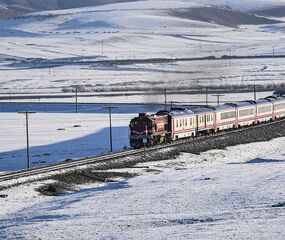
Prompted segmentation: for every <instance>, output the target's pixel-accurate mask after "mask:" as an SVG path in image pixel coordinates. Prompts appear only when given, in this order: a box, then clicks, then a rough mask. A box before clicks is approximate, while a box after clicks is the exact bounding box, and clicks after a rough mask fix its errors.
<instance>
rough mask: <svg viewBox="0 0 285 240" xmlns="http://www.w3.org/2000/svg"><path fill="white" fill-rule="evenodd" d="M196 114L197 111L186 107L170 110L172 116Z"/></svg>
mask: <svg viewBox="0 0 285 240" xmlns="http://www.w3.org/2000/svg"><path fill="white" fill-rule="evenodd" d="M194 114H195V113H194V112H193V111H191V110H190V109H186V108H172V109H171V111H169V112H168V115H169V116H172V117H179V116H185V115H194Z"/></svg>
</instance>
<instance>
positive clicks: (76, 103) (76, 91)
mask: <svg viewBox="0 0 285 240" xmlns="http://www.w3.org/2000/svg"><path fill="white" fill-rule="evenodd" d="M75 113H78V89H77V87H75Z"/></svg>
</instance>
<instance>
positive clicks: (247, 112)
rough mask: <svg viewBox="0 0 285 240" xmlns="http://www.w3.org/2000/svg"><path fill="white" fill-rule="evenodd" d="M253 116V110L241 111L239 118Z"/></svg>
mask: <svg viewBox="0 0 285 240" xmlns="http://www.w3.org/2000/svg"><path fill="white" fill-rule="evenodd" d="M252 114H254V109H253V108H249V109H243V110H239V116H240V117H243V116H248V115H252Z"/></svg>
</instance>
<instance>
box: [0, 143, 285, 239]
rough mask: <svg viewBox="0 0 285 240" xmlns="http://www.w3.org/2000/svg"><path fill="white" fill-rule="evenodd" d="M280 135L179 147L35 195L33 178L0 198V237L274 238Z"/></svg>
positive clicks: (280, 192)
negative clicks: (174, 152)
mask: <svg viewBox="0 0 285 240" xmlns="http://www.w3.org/2000/svg"><path fill="white" fill-rule="evenodd" d="M284 143H285V138H279V139H274V140H272V141H270V142H263V143H252V144H247V145H239V146H235V147H229V148H227V149H226V150H212V151H209V152H205V153H202V154H201V155H191V154H183V155H182V156H181V157H179V158H178V159H176V160H169V161H165V162H153V163H149V164H148V166H149V167H150V169H153V170H155V171H154V173H146V172H144V171H143V170H141V171H142V172H141V173H142V175H141V176H139V177H136V178H133V179H130V180H126V181H122V182H119V183H112V184H107V185H105V186H98V185H93V186H92V185H88V186H85V188H83V189H82V190H79V191H78V192H75V193H68V194H65V195H62V196H58V197H50V198H49V197H42V196H38V193H37V192H35V191H34V190H33V189H34V188H35V187H38V186H39V183H37V184H29V185H28V186H24V187H22V186H21V187H18V188H13V189H10V190H7V191H5V193H7V194H8V195H9V197H8V198H7V199H5V200H4V199H3V200H1V209H2V210H1V213H0V219H1V221H0V222H1V231H0V237H2V238H7V239H15V238H17V239H38V238H40V239H62V238H66V237H67V236H68V238H69V239H78V238H81V239H137V238H138V237H139V238H140V239H211V240H212V239H276V240H277V239H278V240H279V239H280V240H281V239H284V238H285V231H284V227H283V226H284V221H285V210H284V207H281V205H278V204H279V203H280V204H284V202H285V198H284V192H285V188H284V184H283V183H284V181H285V171H284V169H285V168H284V167H285V151H284ZM237 153H238V154H237ZM143 165H144V166H146V163H144V164H143ZM128 171H132V170H131V169H128ZM19 193H21V194H19ZM278 206H279V207H278Z"/></svg>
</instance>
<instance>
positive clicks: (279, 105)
mask: <svg viewBox="0 0 285 240" xmlns="http://www.w3.org/2000/svg"><path fill="white" fill-rule="evenodd" d="M281 109H285V103H280V104H276V105H275V106H274V110H281Z"/></svg>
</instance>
